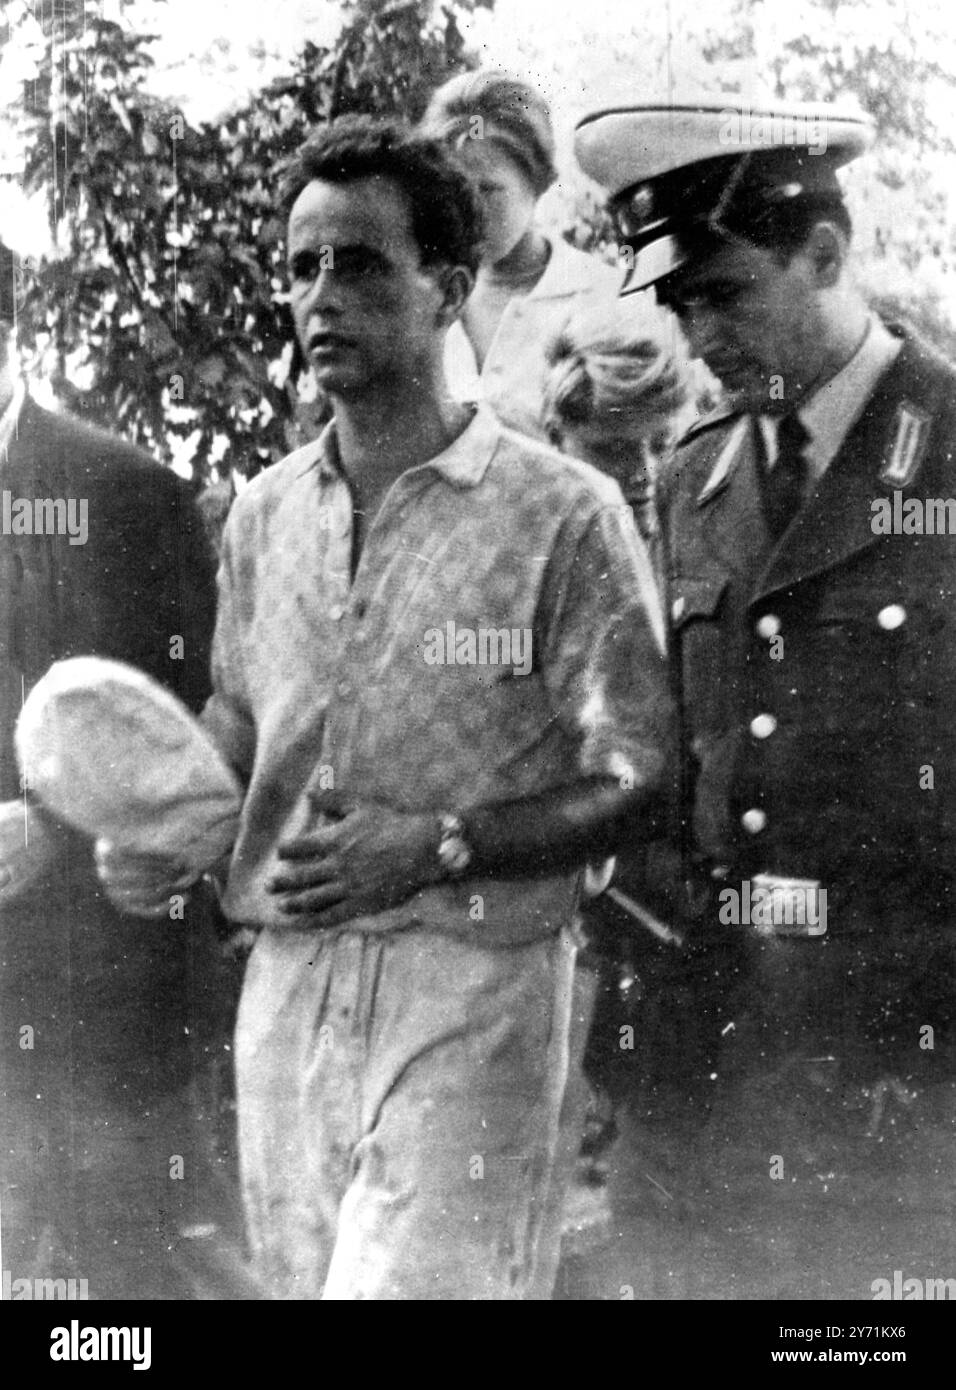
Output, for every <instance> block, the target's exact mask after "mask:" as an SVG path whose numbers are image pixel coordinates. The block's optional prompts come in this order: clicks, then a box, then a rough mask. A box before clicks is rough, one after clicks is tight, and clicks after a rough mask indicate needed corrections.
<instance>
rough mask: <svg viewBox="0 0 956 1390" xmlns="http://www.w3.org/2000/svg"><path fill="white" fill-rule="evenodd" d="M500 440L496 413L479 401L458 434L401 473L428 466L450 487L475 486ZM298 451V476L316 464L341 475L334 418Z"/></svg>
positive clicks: (323, 473) (327, 474)
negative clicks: (450, 441)
mask: <svg viewBox="0 0 956 1390" xmlns="http://www.w3.org/2000/svg"><path fill="white" fill-rule="evenodd" d="M500 440H501V425H500V424H499V422H498V418H497V416H496V415H495V413H494V411H492V410H491V409H490V408H489V407H488V406H486V405H480V404H479V405H477V406H475V412H474V416H473V418H472V420H471V423H470V424H469V425H467V426H466V427H465V429H463V430H462V432H461V434H460V435H459V436H458V438H457V439H455V440H453V441H452V443H451V444H450V445H449V446H448V448H447V449H443V450H442V452H441V453H440V454H436V455H435V457H434V458H430V459H426V460H425V461H424V462H423V463H420V464H416V465H415V466H414V467H412V468H408V469H406V471H405V473H404V474H403V475H402V476H403V477H406V478H407V477H408V476H409V474H411V473H417V472H418V471H419V469H422V468H430V469H432V470H433V471H434V472H436V473H440V474H441V476H442V477H443V478H444V479H445V481H446V482H448V483H451V484H452V486H453V487H460V488H468V487H477V486H478V484H479V483H480V482H481V481H482V479H483V478H484V476H485V473H486V472H487V471H488V465H489V464H490V463H491V460H492V458H493V456H494V453H495V450H496V449H497V448H498V444H499V442H500ZM301 453H302V455H303V458H302V466H301V469H300V470H299V475H300V476H301V474H302V473H306V472H308V470H309V469H311V468H316V469H317V470H318V473H319V476H320V477H322V478H324V479H326V480H333V479H336V478H342V477H344V476H345V472H344V469H343V467H342V463H341V460H340V458H339V446H338V439H337V437H336V433H335V421H334V420H330V421H329V423H328V424H327V425H326V426H325V429H324V430H323V431H322V433H321V434H320V435H319V437H318V439H316V440H314V441H313V442H312V443H311V444H307V445H306V446H305V448H304V449H302V450H301Z"/></svg>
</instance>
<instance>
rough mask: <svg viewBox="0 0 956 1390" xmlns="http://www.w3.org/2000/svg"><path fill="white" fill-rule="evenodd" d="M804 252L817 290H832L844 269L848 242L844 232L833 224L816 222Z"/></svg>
mask: <svg viewBox="0 0 956 1390" xmlns="http://www.w3.org/2000/svg"><path fill="white" fill-rule="evenodd" d="M804 251H805V253H806V255H807V256H808V258H809V261H810V264H811V266H812V268H813V274H814V278H815V280H816V283H817V288H818V289H821V290H829V289H833V287H834V286H835V285H837V284H839V282H840V279H841V277H842V275H843V272H844V269H845V268H846V262H847V252H848V251H849V242H848V240H847V235H846V232H845V231H844V230H843V228H842V227H839V226H837V224H836V223H835V222H816V223H814V226H813V229H812V230H811V232H810V235H809V237H808V238H807V242H806V245H805V247H804Z"/></svg>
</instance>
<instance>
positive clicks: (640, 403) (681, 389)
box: [542, 300, 697, 584]
mask: <svg viewBox="0 0 956 1390" xmlns="http://www.w3.org/2000/svg"><path fill="white" fill-rule="evenodd" d="M626 306H627V301H626V300H624V301H617V302H616V303H615V304H614V305H613V306H612V307H611V309H610V310H607V309H605V310H602V311H599V312H596V313H586V314H579V315H576V316H575V317H574V318H573V319H572V320H571V322H570V323H568V324H567V326H566V327H565V329H564V330H563V331H562V332H561V333H560V334H559V335H558V337H557V338H556V339H555V340H554V341H553V342H552V343H551V345H550V346H549V347H548V349H547V350H546V359H547V363H548V368H549V370H548V376H547V379H546V382H545V388H544V407H543V411H542V426H543V429H544V433H545V435H546V437H547V439H548V440H549V442H550V443H551V444H553V445H554V446H555V448H557V449H560V450H561V451H562V452H563V453H566V454H572V455H573V456H574V457H575V458H579V459H583V460H584V461H585V463H590V464H592V465H593V466H594V467H595V468H599V469H600V470H601V472H602V473H607V474H609V475H610V476H611V477H612V478H613V479H614V480H615V482H616V483H618V485H619V486H620V488H621V491H622V492H623V493H624V497H625V500H626V501H627V502H628V503H629V504H630V506H631V507H632V509H633V512H634V519H635V521H636V522H637V527H638V530H639V531H640V533H641V535H642V536H643V538H644V541H645V543H646V545H647V547H648V549H649V551H650V554H651V559H652V561H653V563H654V569H655V574H656V575H657V578H658V583H659V584H660V582H661V579H662V561H661V553H660V532H659V529H658V525H657V515H656V509H655V503H654V478H655V473H656V471H657V469H658V467H659V466H660V463H661V462H662V460H663V459H664V458H665V457H666V456H667V454H668V453H669V451H670V449H671V447H672V446H673V444H674V442H675V441H676V439H677V438H678V437H679V436H680V435H681V434H682V433H683V432H684V430H685V429H687V428H688V427H689V425H690V424H691V422H692V421H693V420H694V418H695V417H696V414H697V412H696V409H695V407H694V402H693V399H692V384H691V380H690V373H689V369H688V366H687V365H686V364H685V362H683V361H682V360H681V358H680V357H679V356H678V355H677V352H676V351H674V350H672V349H671V348H670V347H668V346H667V345H666V343H665V340H664V337H663V333H662V332H661V331H660V330H656V326H655V325H653V324H652V322H651V321H650V320H649V319H648V318H647V317H646V316H645V317H642V318H641V319H640V320H639V321H638V320H636V319H635V316H634V315H633V314H631V313H628V311H627V307H626Z"/></svg>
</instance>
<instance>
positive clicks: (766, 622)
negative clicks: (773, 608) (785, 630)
mask: <svg viewBox="0 0 956 1390" xmlns="http://www.w3.org/2000/svg"><path fill="white" fill-rule="evenodd" d="M780 626H781V624H780V619H779V618H778V617H777V615H776V613H765V614H764V615H763V617H762V618H761V619H760V620H759V621H758V623H757V636H758V637H762V638H763V639H764V640H765V641H766V642H769V641H771V639H772V638H774V637H776V636H777V633H778V632H779V631H780Z"/></svg>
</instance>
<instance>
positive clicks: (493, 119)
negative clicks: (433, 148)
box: [422, 69, 636, 440]
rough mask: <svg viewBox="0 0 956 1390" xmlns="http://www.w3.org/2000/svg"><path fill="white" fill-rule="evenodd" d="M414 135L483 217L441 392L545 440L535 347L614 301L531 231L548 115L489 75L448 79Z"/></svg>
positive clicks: (601, 284) (516, 86)
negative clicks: (451, 153) (476, 198)
mask: <svg viewBox="0 0 956 1390" xmlns="http://www.w3.org/2000/svg"><path fill="white" fill-rule="evenodd" d="M422 128H423V130H424V131H425V132H426V133H427V134H428V135H431V136H434V137H436V138H438V139H440V140H442V141H444V142H445V144H447V145H448V146H450V147H452V148H453V149H455V151H456V152H457V155H458V158H459V162H460V163H461V164H462V165H464V167H465V169H466V171H467V172H468V173H469V174H470V175H471V177H472V179H473V180H474V182H475V184H476V185H477V188H478V192H479V195H480V199H481V204H482V209H483V212H484V217H485V234H484V241H483V244H482V258H481V265H480V267H479V271H478V277H477V281H476V284H475V288H474V291H473V293H472V295H471V298H470V299H469V301H468V304H467V307H466V309H465V312H464V314H463V316H462V318H461V320H460V321H459V322H458V323H455V324H454V325H453V326H452V329H451V331H450V332H449V334H448V337H447V340H446V350H445V374H446V378H447V380H448V383H449V386H450V388H451V390H452V392H453V394H454V395H455V396H456V397H457V398H458V399H460V400H476V399H483V400H484V401H485V402H486V404H488V405H490V406H491V407H492V409H493V410H494V411H495V414H496V415H497V416H498V418H499V419H500V420H501V421H502V423H503V424H505V425H507V426H509V427H510V428H511V429H516V430H518V431H520V433H522V434H526V435H530V436H531V437H532V438H536V439H542V440H543V439H544V438H545V433H544V429H543V426H542V420H541V406H542V401H543V393H544V381H545V376H546V374H547V363H546V360H545V350H546V348H547V346H548V344H549V342H551V341H552V340H553V339H554V337H555V336H556V335H557V334H558V333H560V331H561V329H562V328H563V327H564V326H565V324H566V323H567V322H568V321H569V319H570V318H571V317H572V315H573V314H574V313H575V312H577V311H579V310H580V309H581V308H582V307H584V306H589V305H592V304H593V305H600V304H602V303H606V304H612V303H613V301H614V299H615V297H616V295H617V288H618V282H619V280H620V274H619V272H618V270H617V269H616V268H615V267H614V266H612V265H608V264H607V263H606V262H604V261H602V260H600V259H599V258H598V257H597V256H592V255H589V254H586V253H585V252H583V251H578V250H576V249H575V248H574V247H572V246H569V245H568V244H567V242H565V241H564V240H563V239H562V238H560V237H549V236H546V235H545V234H544V233H543V232H542V231H541V230H540V229H539V227H538V226H537V225H536V222H535V211H536V208H537V205H538V201H539V199H540V198H541V197H542V195H543V194H544V193H545V192H546V191H547V190H548V189H549V188H550V187H551V185H552V183H553V182H554V181H555V179H556V177H557V172H556V169H555V165H554V134H553V132H552V128H551V117H550V113H549V111H548V107H547V103H546V102H545V101H544V98H543V97H542V96H541V95H540V93H538V92H536V91H535V90H534V88H533V87H530V86H529V85H528V84H527V83H525V82H522V81H519V80H518V79H517V78H514V77H511V76H509V75H508V74H507V73H503V72H499V71H497V70H495V69H486V70H483V71H479V72H470V73H465V74H464V75H462V76H460V77H453V78H452V79H451V80H450V81H449V82H446V83H445V84H444V85H443V86H442V87H440V88H439V89H438V91H437V92H436V93H435V94H434V96H433V97H432V99H431V102H430V103H429V106H428V109H427V111H426V113H425V116H424V118H423V121H422ZM635 312H636V311H635Z"/></svg>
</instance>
